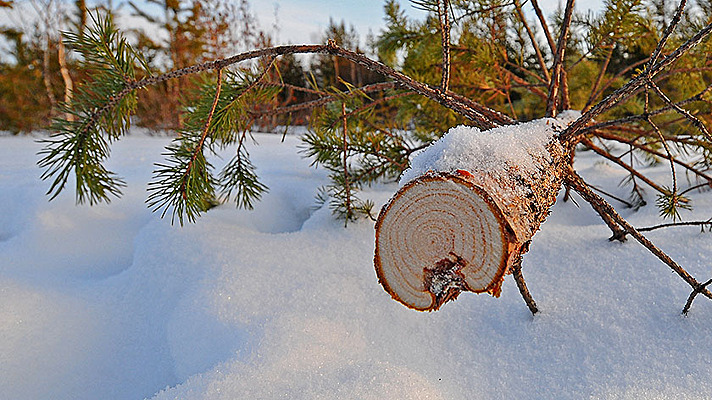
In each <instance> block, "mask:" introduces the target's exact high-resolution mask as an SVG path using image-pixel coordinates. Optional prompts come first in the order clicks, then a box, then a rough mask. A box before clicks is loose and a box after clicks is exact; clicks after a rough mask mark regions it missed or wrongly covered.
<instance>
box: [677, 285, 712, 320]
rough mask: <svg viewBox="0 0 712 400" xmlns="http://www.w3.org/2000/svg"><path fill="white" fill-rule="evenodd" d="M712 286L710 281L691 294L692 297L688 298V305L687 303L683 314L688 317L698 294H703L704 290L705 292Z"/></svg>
mask: <svg viewBox="0 0 712 400" xmlns="http://www.w3.org/2000/svg"><path fill="white" fill-rule="evenodd" d="M710 284H712V279H710V280H708V281H707V282H705V283H703V284H701V285H699V286H697V287H696V288H695V290H693V291H692V293H690V297H688V298H687V303H685V307H684V308H683V309H682V314H683V315H687V313H688V312H689V311H690V307H692V301H693V300H695V297H697V295H698V294H700V293H701V292H702V290H705V288H706V287H707V286H709V285H710Z"/></svg>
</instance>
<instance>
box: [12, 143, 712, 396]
mask: <svg viewBox="0 0 712 400" xmlns="http://www.w3.org/2000/svg"><path fill="white" fill-rule="evenodd" d="M256 137H257V139H258V141H259V142H260V143H261V145H260V146H259V147H256V148H251V149H250V151H251V154H252V156H253V157H254V162H255V164H256V165H257V167H258V172H259V173H260V174H261V175H262V176H263V177H264V179H265V181H266V183H267V184H268V185H270V188H271V191H270V192H269V193H268V194H267V196H266V197H265V199H264V202H263V203H261V204H259V205H258V206H257V208H256V209H255V210H254V211H253V212H247V211H245V212H243V211H237V210H235V209H234V207H233V206H231V205H224V206H220V207H217V208H215V209H213V210H211V211H210V212H208V213H207V214H206V215H205V216H204V217H203V218H201V219H200V220H199V221H198V222H197V223H196V224H195V225H191V226H187V227H184V228H180V227H177V226H175V227H172V226H170V224H169V222H168V221H165V220H160V219H158V216H156V215H152V214H151V213H150V212H149V211H147V210H146V208H145V204H144V200H145V185H146V183H147V182H148V180H149V179H150V176H151V169H152V163H153V162H155V161H158V160H160V153H161V149H162V147H163V146H164V145H166V144H167V143H168V142H169V140H170V139H167V138H147V137H141V136H130V137H128V138H125V139H122V140H121V141H120V142H118V143H117V144H116V147H115V148H114V153H113V158H112V165H111V166H110V167H111V168H113V169H114V170H115V171H117V172H118V173H119V174H121V175H122V176H124V177H125V178H126V179H127V181H128V184H129V187H128V188H127V189H126V193H125V197H124V198H122V199H120V200H116V201H114V202H113V203H112V204H111V205H109V206H104V205H102V206H98V207H94V208H89V207H85V206H81V207H76V206H75V205H74V198H73V195H72V194H71V193H66V194H64V195H62V196H60V197H59V198H58V199H56V200H55V201H53V202H47V200H46V198H45V196H44V192H45V190H46V188H47V184H46V183H43V182H40V181H39V180H38V176H39V175H40V171H39V170H38V169H37V167H36V166H35V162H36V160H37V156H36V152H37V151H38V150H39V145H38V144H37V143H35V142H34V141H33V139H32V138H7V137H5V138H0V202H1V203H2V208H1V209H0V399H13V400H37V399H59V400H61V399H71V400H82V399H143V398H148V399H156V400H167V399H182V400H194V399H210V400H220V399H279V398H288V399H472V398H488V399H514V398H516V399H581V398H591V399H641V398H644V399H681V398H684V399H706V398H708V396H709V393H712V380H711V379H710V376H711V373H712V362H711V361H710V360H712V346H710V344H711V343H712V339H711V338H712V324H710V320H712V302H710V301H708V300H706V299H705V298H703V297H701V296H700V297H698V299H697V300H696V301H695V304H694V305H693V307H692V311H691V313H690V315H689V316H688V317H682V316H681V315H680V310H681V308H682V306H683V304H684V302H685V300H686V298H687V296H688V294H689V287H688V286H687V285H686V284H684V283H683V282H682V281H681V280H680V279H679V278H678V277H677V276H676V275H675V274H673V273H671V272H670V271H669V269H668V268H667V267H666V266H665V265H663V264H662V263H660V262H659V261H658V260H657V259H655V258H654V257H653V256H652V255H650V254H649V253H648V252H647V251H646V250H645V249H643V248H642V247H641V246H639V245H637V244H636V243H635V242H633V241H630V240H629V241H628V242H627V243H624V244H621V243H611V242H608V241H607V238H608V236H609V232H608V231H607V228H606V227H605V226H604V225H603V224H602V223H601V222H600V220H599V218H598V217H597V216H596V215H595V214H594V213H593V212H592V211H591V210H590V208H589V207H588V205H587V204H586V203H585V202H584V201H582V200H581V199H579V198H577V201H578V203H579V205H580V207H577V206H575V205H574V204H573V203H571V202H567V203H564V202H561V201H559V202H557V204H556V206H555V207H554V210H553V213H552V215H551V216H550V217H549V219H548V220H547V222H546V223H545V224H544V225H543V227H542V230H541V231H540V232H539V233H537V236H536V239H535V240H534V241H533V243H532V245H531V251H530V252H529V253H528V254H527V255H526V256H525V258H524V269H523V271H524V276H525V278H526V279H527V283H528V285H529V289H530V290H531V292H532V294H533V296H534V297H535V299H536V300H537V302H538V305H539V306H540V309H541V310H542V311H541V313H540V314H538V315H537V316H536V317H535V318H532V317H531V315H530V314H529V311H528V310H527V308H526V306H525V304H524V302H523V301H522V299H521V297H520V296H519V293H518V291H517V288H516V285H515V284H514V282H513V280H512V279H511V277H508V278H506V279H505V282H504V286H503V288H502V289H503V290H502V296H501V297H500V298H499V299H495V298H491V297H490V296H478V295H474V294H470V293H464V294H462V295H461V296H460V297H459V298H458V300H457V301H455V302H453V303H450V304H448V305H447V307H444V308H443V309H442V310H441V311H438V312H434V313H419V312H415V311H412V310H409V309H406V308H405V307H403V306H401V305H400V304H399V303H397V302H395V301H393V300H392V299H391V298H390V296H389V295H388V294H387V293H386V292H385V291H384V290H383V289H382V288H381V287H380V285H379V284H378V282H377V279H376V276H375V272H374V269H373V265H372V258H373V246H374V231H373V223H372V222H370V221H360V222H358V223H355V224H352V225H350V226H349V227H348V228H347V229H344V228H343V225H342V223H341V222H339V221H335V220H334V219H333V218H332V217H331V215H330V212H329V210H328V209H327V208H323V209H319V210H316V211H314V210H311V207H312V206H313V204H314V202H313V196H314V195H315V193H316V188H317V187H318V186H320V185H323V184H325V183H326V182H327V176H326V173H325V172H324V171H321V170H315V169H313V168H309V166H308V165H309V161H308V160H303V159H301V158H300V157H299V156H298V154H297V152H296V146H297V144H298V141H297V140H296V139H295V138H293V137H287V138H286V143H285V144H281V143H280V139H281V137H280V136H279V135H275V136H272V135H269V136H268V135H260V134H258V135H256ZM231 150H232V151H234V149H228V150H227V152H226V153H225V155H224V156H223V159H224V160H228V159H229V157H230V151H231ZM219 163H220V161H219V160H217V161H216V162H215V164H219ZM576 166H577V168H578V169H579V170H580V171H581V172H582V174H583V175H584V177H586V179H587V180H589V181H590V183H591V184H593V185H596V186H599V187H605V188H607V189H608V190H610V191H611V192H613V194H615V195H618V196H621V197H625V196H626V189H625V188H621V187H618V183H619V182H620V180H621V179H622V178H623V177H624V176H625V172H623V171H621V170H619V169H618V168H617V167H615V166H612V165H609V164H605V163H601V162H599V161H598V159H597V158H594V157H592V156H591V155H590V154H588V153H581V154H579V156H577V165H576ZM667 168H668V167H667V166H666V165H665V164H664V163H663V164H661V165H660V166H657V167H654V168H652V169H650V170H647V171H646V172H649V173H650V174H652V176H653V177H654V178H656V179H657V180H658V181H660V182H665V178H664V176H665V175H666V173H667ZM70 186H71V184H70ZM396 189H397V185H395V184H391V185H377V186H374V187H372V188H370V189H368V190H367V191H366V192H365V193H363V195H364V197H365V198H371V199H373V200H374V201H375V202H376V204H377V206H379V205H381V204H383V203H385V202H386V201H387V200H388V198H389V197H390V196H391V195H392V194H393V193H394V192H395V190H396ZM710 197H712V196H710V195H709V193H697V192H692V193H691V198H692V201H693V204H694V206H695V211H694V212H693V213H688V214H685V215H684V216H685V217H686V218H689V219H705V218H708V217H709V215H710V213H712V199H711V198H710ZM648 200H649V203H654V201H652V200H653V199H652V198H649V199H648ZM614 205H615V206H617V207H620V204H616V203H614ZM620 210H621V212H623V214H624V216H626V217H628V218H629V220H630V221H631V222H632V223H633V224H634V225H636V226H649V225H652V224H654V223H656V222H658V218H657V211H656V210H655V209H654V208H653V207H650V206H648V207H644V208H642V209H641V210H640V211H638V212H637V213H633V212H632V211H630V210H626V209H623V208H622V207H621V208H620ZM649 237H650V238H651V240H653V241H654V242H655V243H657V244H659V245H660V246H661V247H662V248H663V249H664V250H665V251H667V252H668V253H669V254H670V255H671V256H672V257H673V258H674V259H676V260H677V261H679V262H680V263H681V264H682V265H684V266H685V267H686V268H687V269H688V270H689V271H690V272H691V273H692V274H693V275H695V276H697V277H698V278H699V279H701V280H707V279H709V278H710V277H712V269H711V268H710V263H709V259H710V258H709V257H710V254H712V235H711V234H709V233H703V234H701V233H700V231H699V229H696V228H689V229H685V228H679V229H670V230H663V231H654V232H652V233H651V234H650V235H649Z"/></svg>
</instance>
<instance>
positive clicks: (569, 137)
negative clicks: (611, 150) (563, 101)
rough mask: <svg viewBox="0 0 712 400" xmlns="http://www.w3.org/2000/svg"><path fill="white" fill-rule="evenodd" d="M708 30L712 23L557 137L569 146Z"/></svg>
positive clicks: (594, 107)
mask: <svg viewBox="0 0 712 400" xmlns="http://www.w3.org/2000/svg"><path fill="white" fill-rule="evenodd" d="M710 32H712V23H710V24H708V25H707V26H705V27H704V28H702V29H700V30H699V31H698V32H697V33H696V34H695V35H694V36H693V37H691V38H690V39H689V40H688V41H686V42H685V43H683V44H682V45H681V46H680V47H678V48H677V49H675V51H673V52H672V53H670V54H669V55H668V56H667V57H665V58H664V59H662V60H660V61H658V62H657V63H655V65H653V66H652V67H651V68H650V69H649V74H640V75H639V76H638V77H636V78H634V79H632V80H630V81H629V82H628V83H626V84H625V85H623V87H621V88H620V89H618V90H616V91H615V92H613V93H611V94H610V95H608V96H607V97H606V98H605V99H603V100H601V101H600V102H599V103H598V104H596V105H595V106H593V107H592V108H591V109H590V110H588V111H586V112H585V113H584V114H583V115H582V116H581V117H579V118H578V119H577V120H576V121H574V122H573V123H572V124H571V125H569V127H568V128H566V129H565V130H564V131H563V132H562V133H561V135H560V136H559V139H560V140H561V141H562V142H563V143H565V144H567V145H569V146H570V145H571V144H572V143H575V139H576V138H577V137H578V136H580V135H582V134H583V133H582V132H581V131H582V128H583V127H584V126H585V125H586V124H588V123H589V122H590V121H591V120H592V119H594V118H596V117H597V116H598V115H600V114H601V113H603V112H605V111H607V110H608V109H610V108H611V107H614V106H616V105H618V103H620V102H621V101H623V100H625V99H627V98H628V97H630V96H631V95H633V94H634V93H635V92H636V91H637V90H638V89H640V88H641V87H642V86H643V85H645V84H646V82H647V80H648V79H649V77H653V76H655V75H657V74H658V73H659V72H660V71H662V70H663V69H664V68H666V67H668V66H670V64H672V63H674V62H675V61H677V60H678V59H679V58H680V57H682V56H683V55H684V54H685V53H686V52H687V51H688V50H690V49H691V48H693V47H695V46H696V45H698V44H699V43H700V42H701V41H702V40H704V39H705V38H706V37H707V36H708V35H709V34H710Z"/></svg>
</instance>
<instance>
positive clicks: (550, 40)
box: [531, 0, 556, 54]
mask: <svg viewBox="0 0 712 400" xmlns="http://www.w3.org/2000/svg"><path fill="white" fill-rule="evenodd" d="M531 1H532V7H534V12H535V13H536V16H537V18H539V24H540V25H541V29H542V30H543V31H544V36H545V37H546V41H547V43H549V49H550V50H551V54H555V53H556V44H554V38H553V37H552V36H551V32H549V25H548V24H547V23H546V19H545V18H544V13H542V12H541V8H540V7H539V2H538V1H537V0H531Z"/></svg>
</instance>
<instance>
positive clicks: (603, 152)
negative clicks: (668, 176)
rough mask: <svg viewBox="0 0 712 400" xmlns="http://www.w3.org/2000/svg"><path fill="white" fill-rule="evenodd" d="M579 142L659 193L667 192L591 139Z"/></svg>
mask: <svg viewBox="0 0 712 400" xmlns="http://www.w3.org/2000/svg"><path fill="white" fill-rule="evenodd" d="M581 143H583V144H584V145H586V146H587V147H589V148H590V149H591V150H593V151H594V152H596V154H598V155H600V156H602V157H604V158H606V159H607V160H610V161H612V162H614V163H616V164H618V165H620V166H621V167H623V169H625V170H626V171H628V172H630V173H631V174H632V175H633V176H636V177H638V178H640V179H641V180H642V181H643V182H645V183H647V184H648V185H649V186H650V187H652V188H653V189H655V190H657V191H658V192H660V193H669V191H668V190H665V188H663V187H661V186H660V185H658V184H657V183H655V182H653V181H652V180H651V179H650V178H648V177H646V176H645V175H643V174H641V173H640V172H639V171H638V170H636V169H635V168H633V167H632V166H630V165H628V164H626V163H625V162H624V161H623V160H621V158H620V157H616V156H614V155H612V154H611V153H609V152H607V151H606V150H604V149H602V148H600V147H598V146H596V145H595V144H593V142H591V141H590V140H588V139H584V140H582V141H581Z"/></svg>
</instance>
